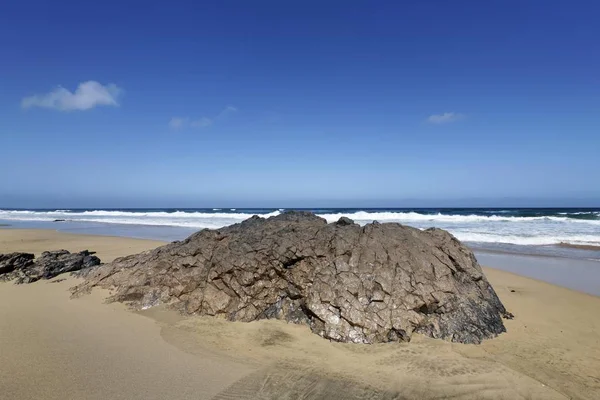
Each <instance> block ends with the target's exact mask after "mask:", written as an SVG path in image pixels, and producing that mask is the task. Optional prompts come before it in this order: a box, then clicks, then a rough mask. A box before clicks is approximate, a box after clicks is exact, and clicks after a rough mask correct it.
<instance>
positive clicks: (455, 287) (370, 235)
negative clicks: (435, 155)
mask: <svg viewBox="0 0 600 400" xmlns="http://www.w3.org/2000/svg"><path fill="white" fill-rule="evenodd" d="M94 286H99V287H104V288H111V289H114V292H113V293H114V294H113V296H112V297H111V298H110V300H112V301H121V302H127V303H129V304H131V305H132V306H134V307H137V308H148V307H152V306H155V305H158V304H168V305H170V306H171V307H174V308H176V309H178V310H180V311H182V312H184V313H187V314H198V315H213V316H219V317H223V318H226V319H229V320H236V321H253V320H256V319H261V318H278V319H283V320H286V321H289V322H294V323H303V324H307V325H309V326H310V328H311V329H312V331H313V332H315V333H317V334H318V335H321V336H323V337H325V338H328V339H332V340H335V341H341V342H355V343H376V342H389V341H398V340H404V341H408V340H410V337H411V335H412V333H413V332H418V333H422V334H425V335H427V336H430V337H433V338H441V339H447V340H451V341H455V342H462V343H480V342H481V340H483V339H485V338H491V337H494V336H496V335H498V334H499V333H501V332H504V331H505V328H504V324H503V322H502V316H505V315H508V313H507V312H506V310H505V308H504V306H503V305H502V303H501V302H500V300H499V299H498V297H497V296H496V293H495V292H494V290H493V288H492V287H491V285H490V284H489V282H488V281H487V279H486V277H485V276H484V274H483V272H482V270H481V267H480V266H479V264H478V263H477V261H476V259H475V257H474V256H473V253H472V252H471V251H470V250H469V249H468V248H467V247H465V246H464V245H462V244H461V243H460V242H459V241H458V240H457V239H456V238H454V237H453V236H452V235H451V234H449V233H448V232H446V231H443V230H441V229H428V230H425V231H421V230H419V229H415V228H411V227H407V226H403V225H400V224H396V223H385V224H380V223H376V222H375V223H372V224H368V225H365V226H359V225H358V224H355V223H354V222H353V221H352V220H350V219H348V218H341V219H340V220H339V221H337V222H335V223H331V224H327V222H326V221H325V220H324V219H322V218H320V217H317V216H316V215H314V214H311V213H307V212H288V213H284V214H281V215H278V216H275V217H271V218H268V219H263V218H260V217H257V216H254V217H252V218H250V219H248V220H246V221H244V222H242V223H240V224H236V225H232V226H229V227H226V228H222V229H218V230H209V229H205V230H202V231H200V232H197V233H195V234H193V235H192V236H190V237H189V238H187V239H186V240H184V241H182V242H174V243H171V244H168V245H165V246H162V247H159V248H157V249H154V250H151V251H147V252H144V253H140V254H137V255H131V256H127V257H123V258H120V259H117V260H115V261H114V262H112V263H110V264H104V265H101V266H99V267H96V268H94V269H92V270H91V271H90V272H89V274H88V275H87V278H86V281H85V282H84V283H83V284H81V285H79V286H77V287H75V288H74V289H73V292H74V294H75V295H77V294H80V293H85V292H87V291H89V290H91V288H93V287H94Z"/></svg>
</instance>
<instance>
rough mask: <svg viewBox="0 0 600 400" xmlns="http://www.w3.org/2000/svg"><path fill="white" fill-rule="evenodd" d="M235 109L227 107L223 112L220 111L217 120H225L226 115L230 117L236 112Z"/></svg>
mask: <svg viewBox="0 0 600 400" xmlns="http://www.w3.org/2000/svg"><path fill="white" fill-rule="evenodd" d="M237 110H238V109H237V108H236V107H234V106H227V107H225V108H224V109H223V111H221V112H220V113H219V114H218V115H217V117H216V118H217V119H221V118H225V117H226V116H228V115H231V114H233V113H236V112H237Z"/></svg>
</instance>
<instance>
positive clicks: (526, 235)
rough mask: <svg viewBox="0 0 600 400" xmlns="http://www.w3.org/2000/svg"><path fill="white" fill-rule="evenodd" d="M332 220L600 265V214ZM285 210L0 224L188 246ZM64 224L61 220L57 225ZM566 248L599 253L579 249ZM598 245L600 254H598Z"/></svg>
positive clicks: (38, 217)
mask: <svg viewBox="0 0 600 400" xmlns="http://www.w3.org/2000/svg"><path fill="white" fill-rule="evenodd" d="M303 210H307V211H312V212H314V213H316V214H317V215H319V216H321V217H323V218H325V219H326V220H327V221H329V222H332V221H336V220H337V219H339V218H340V217H342V216H346V217H349V218H351V219H353V220H354V221H355V222H357V223H359V224H361V225H362V224H366V223H368V222H372V221H379V222H399V223H402V224H405V225H409V226H413V227H416V228H419V229H426V228H429V227H438V228H442V229H446V230H448V231H450V232H451V233H452V234H453V235H455V236H456V237H457V238H458V239H460V240H461V241H463V242H465V243H467V244H468V245H469V246H471V247H472V248H474V249H475V250H485V251H492V252H494V251H496V252H509V253H519V254H531V255H547V256H560V257H569V258H583V259H587V260H592V261H599V262H600V208H436V209H433V208H423V209H421V208H374V209H368V208H360V209H358V208H312V209H303ZM284 211H285V209H281V208H279V209H278V208H254V209H248V208H237V209H236V208H173V209H167V208H164V209H68V210H58V209H30V210H25V209H0V224H7V225H11V226H14V227H32V228H52V229H57V230H59V231H66V232H79V233H90V234H103V235H115V236H128V237H139V238H148V239H159V240H180V239H183V238H185V237H187V236H188V235H190V234H191V233H193V232H195V231H197V230H200V229H203V228H221V227H224V226H227V225H231V224H235V223H238V222H241V221H243V220H244V219H247V218H249V217H251V216H252V215H255V214H256V215H260V216H263V217H269V216H273V215H278V214H280V213H281V212H284ZM57 220H59V221H57ZM565 245H579V246H591V247H588V248H586V249H577V248H572V247H569V246H565ZM594 246H598V248H594Z"/></svg>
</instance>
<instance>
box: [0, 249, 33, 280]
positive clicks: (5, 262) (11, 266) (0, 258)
mask: <svg viewBox="0 0 600 400" xmlns="http://www.w3.org/2000/svg"><path fill="white" fill-rule="evenodd" d="M34 257H35V256H34V255H33V254H29V253H10V254H0V276H2V275H4V274H9V273H11V272H13V271H15V270H20V269H25V268H27V267H29V266H31V265H32V264H33V259H34Z"/></svg>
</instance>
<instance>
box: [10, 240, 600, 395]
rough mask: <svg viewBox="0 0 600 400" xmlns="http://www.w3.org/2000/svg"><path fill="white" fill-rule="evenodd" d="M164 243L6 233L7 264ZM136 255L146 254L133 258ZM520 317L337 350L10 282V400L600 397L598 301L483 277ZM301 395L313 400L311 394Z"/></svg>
mask: <svg viewBox="0 0 600 400" xmlns="http://www.w3.org/2000/svg"><path fill="white" fill-rule="evenodd" d="M157 244H158V243H157V242H149V241H141V240H133V239H124V238H111V237H94V236H84V235H67V234H61V233H56V232H52V231H25V230H23V231H21V230H6V229H3V230H0V253H6V252H10V251H17V250H21V251H23V250H27V251H30V252H35V253H39V252H41V251H42V250H51V249H57V248H66V249H67V250H79V249H83V248H89V249H90V250H97V251H98V255H99V257H100V258H101V259H103V260H110V259H112V258H115V257H118V256H122V255H126V254H129V253H131V252H134V251H142V250H145V249H149V248H152V247H154V246H156V245H157ZM132 249H135V250H132ZM485 273H486V275H487V276H488V279H489V280H490V282H491V283H492V285H493V286H494V288H495V289H496V291H497V292H498V295H499V296H500V298H501V300H502V301H503V302H504V304H505V305H506V307H507V309H508V310H509V311H511V312H512V313H514V314H515V319H514V320H511V321H505V324H506V327H507V329H508V332H507V333H506V334H503V335H501V336H500V337H498V338H496V339H492V340H487V341H485V342H484V343H483V344H482V345H480V346H477V345H462V344H453V343H449V342H444V341H440V340H433V339H429V338H426V337H422V336H418V335H416V336H415V337H414V339H413V341H412V342H410V343H396V344H378V345H354V344H341V343H332V342H329V341H326V340H324V339H322V338H320V337H318V336H316V335H314V334H312V333H311V332H310V330H309V329H308V328H307V327H305V326H298V325H292V324H287V323H285V322H281V321H258V322H253V323H232V322H227V321H223V320H219V319H215V318H206V317H191V318H184V317H182V316H179V315H177V314H174V313H172V312H170V311H167V310H163V309H161V308H153V309H150V310H146V311H144V312H141V313H134V312H131V311H128V310H126V309H125V307H124V306H123V305H120V304H108V305H107V304H104V303H103V298H104V297H105V296H106V292H103V291H100V290H95V291H94V292H93V293H92V295H90V296H83V297H81V298H78V299H70V297H69V292H68V288H69V287H71V286H73V285H74V284H75V283H76V282H77V281H76V280H75V279H74V278H69V279H68V280H66V281H61V282H59V283H52V282H48V281H42V282H37V283H35V284H31V285H19V286H15V285H12V284H10V283H5V284H0V366H1V368H0V397H2V398H7V399H16V400H20V399H66V398H68V399H167V398H168V399H210V398H214V399H221V400H223V399H296V398H305V399H387V398H389V399H442V398H449V397H451V398H453V399H568V398H573V399H597V398H598V397H597V393H600V314H599V313H598V310H600V298H598V297H595V296H591V295H587V294H583V293H579V292H576V291H572V290H569V289H565V288H561V287H557V286H554V285H551V284H547V283H543V282H539V281H536V280H533V279H529V278H524V277H521V276H518V275H514V274H511V273H508V272H504V271H499V270H494V269H488V268H486V269H485ZM301 396H302V397H301Z"/></svg>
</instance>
